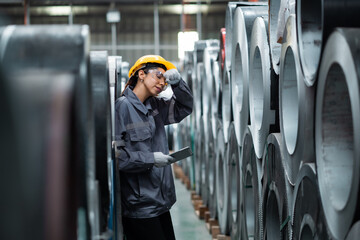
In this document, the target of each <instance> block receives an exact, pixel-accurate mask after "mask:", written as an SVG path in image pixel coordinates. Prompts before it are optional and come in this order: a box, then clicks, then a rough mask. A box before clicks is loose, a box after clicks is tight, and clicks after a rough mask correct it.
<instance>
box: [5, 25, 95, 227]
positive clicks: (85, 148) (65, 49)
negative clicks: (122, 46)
mask: <svg viewBox="0 0 360 240" xmlns="http://www.w3.org/2000/svg"><path fill="white" fill-rule="evenodd" d="M89 34H90V33H89V28H88V26H85V25H84V26H80V25H74V26H65V25H64V26H62V25H58V26H52V27H48V26H40V25H38V26H8V27H6V28H5V30H4V31H3V32H2V36H1V45H0V47H1V50H0V52H1V54H2V55H1V57H2V58H1V60H2V64H3V68H4V69H7V70H8V71H16V70H17V69H22V70H28V69H37V70H55V71H66V72H73V73H75V74H74V77H75V100H74V101H75V106H74V109H75V110H76V111H75V119H74V123H73V124H74V129H75V130H74V133H73V134H74V138H73V139H72V140H73V141H74V142H73V144H74V146H75V147H74V148H75V149H74V154H75V155H76V157H75V161H74V163H73V166H76V167H75V169H76V170H75V171H76V180H75V183H74V184H76V186H77V191H76V195H77V197H78V201H77V208H78V211H79V221H80V220H81V221H80V222H81V223H84V227H86V229H89V228H88V223H89V217H90V216H89V215H90V214H91V211H92V209H90V208H89V202H88V201H89V199H88V197H89V195H88V194H90V191H91V189H90V185H91V184H92V182H93V181H94V179H95V139H94V118H93V112H92V105H91V84H90V78H89V76H88V72H89V71H88V70H89V66H88V60H89V48H90V46H89V45H90V35H89ZM40 53H41V54H40ZM45 53H46V54H45ZM13 63H16V64H13ZM84 123H87V124H84ZM89 234H90V233H89Z"/></svg>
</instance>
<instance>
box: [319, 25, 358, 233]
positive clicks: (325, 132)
mask: <svg viewBox="0 0 360 240" xmlns="http://www.w3.org/2000/svg"><path fill="white" fill-rule="evenodd" d="M359 38H360V31H359V29H351V28H348V29H346V28H344V29H341V28H338V29H336V30H335V31H334V32H333V34H331V36H330V37H329V39H328V41H327V43H326V46H325V49H324V54H323V58H322V59H323V60H322V62H321V66H320V70H319V78H318V83H317V94H316V116H315V121H316V122H315V141H316V164H317V171H318V183H319V190H320V196H321V202H322V205H323V207H324V212H325V216H326V221H327V223H328V225H329V230H330V232H331V234H332V235H333V236H334V237H335V238H336V239H344V238H345V236H346V233H347V232H348V230H349V229H350V227H351V225H352V223H353V221H355V220H357V218H358V214H356V212H358V209H359V206H360V202H359V201H360V199H359V183H360V148H359V146H360V135H359V134H360V113H359V106H360V100H359V96H360V84H359V83H360V81H359V70H360V64H359V61H358V59H359V57H360V56H359V52H360V51H359V50H360V47H359V44H358V39H359Z"/></svg>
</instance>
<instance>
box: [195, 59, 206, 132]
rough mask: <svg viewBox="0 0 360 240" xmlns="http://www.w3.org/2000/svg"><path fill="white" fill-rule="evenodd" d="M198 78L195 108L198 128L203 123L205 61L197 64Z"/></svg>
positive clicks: (196, 81)
mask: <svg viewBox="0 0 360 240" xmlns="http://www.w3.org/2000/svg"><path fill="white" fill-rule="evenodd" d="M196 73H197V76H196V79H195V81H194V92H193V95H194V108H195V112H194V113H195V125H196V127H197V128H199V127H200V124H201V117H202V115H203V112H202V109H203V105H202V96H201V94H202V79H203V74H204V63H202V62H200V63H197V66H196Z"/></svg>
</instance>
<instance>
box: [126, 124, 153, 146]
mask: <svg viewBox="0 0 360 240" xmlns="http://www.w3.org/2000/svg"><path fill="white" fill-rule="evenodd" d="M128 133H129V137H130V140H131V141H132V142H140V141H145V140H147V139H149V138H151V132H150V129H149V128H147V127H141V128H133V129H130V130H128Z"/></svg>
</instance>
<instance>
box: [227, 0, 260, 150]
mask: <svg viewBox="0 0 360 240" xmlns="http://www.w3.org/2000/svg"><path fill="white" fill-rule="evenodd" d="M259 16H267V6H253V7H238V8H236V9H235V13H234V19H233V20H234V23H233V24H234V28H233V36H232V43H231V44H232V45H230V46H231V52H232V53H233V54H232V59H231V61H232V65H231V93H230V98H231V103H230V104H229V105H231V106H232V113H233V118H234V122H235V131H236V138H237V141H238V142H239V143H240V144H242V138H243V134H244V132H245V129H246V127H247V125H248V122H249V97H248V96H249V48H250V38H251V30H252V26H253V22H254V20H255V19H256V17H259ZM223 81H225V79H223ZM222 90H223V91H224V88H223V89H222ZM223 99H224V97H223ZM225 104H228V103H223V106H224V105H225ZM223 119H224V115H223ZM224 129H226V128H225V125H224Z"/></svg>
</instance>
